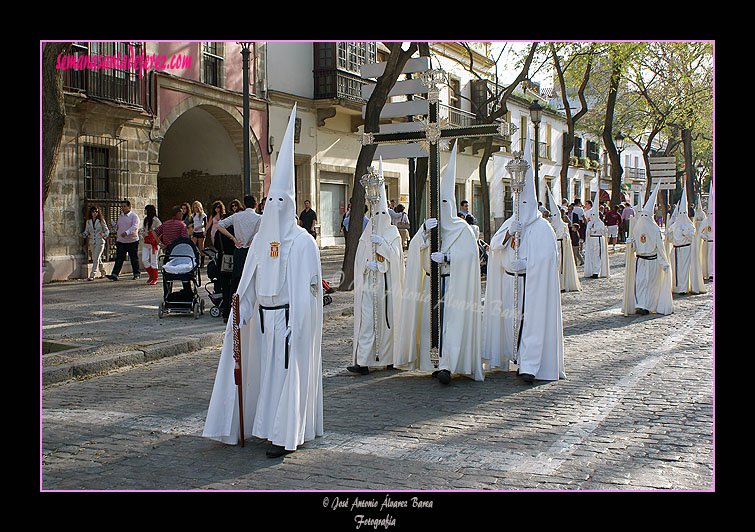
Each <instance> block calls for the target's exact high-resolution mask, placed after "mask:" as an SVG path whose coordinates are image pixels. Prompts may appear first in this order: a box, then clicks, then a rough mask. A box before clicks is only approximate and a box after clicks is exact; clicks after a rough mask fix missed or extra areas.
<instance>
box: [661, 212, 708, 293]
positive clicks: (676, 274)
mask: <svg viewBox="0 0 755 532" xmlns="http://www.w3.org/2000/svg"><path fill="white" fill-rule="evenodd" d="M670 243H671V248H670V256H669V262H670V263H671V278H672V287H673V289H672V290H673V292H674V293H675V294H686V293H693V294H700V293H703V292H705V285H704V283H703V276H702V270H701V268H702V264H701V262H700V248H699V244H698V238H697V235H696V233H695V226H694V224H693V223H692V220H690V219H689V216H688V215H687V213H686V212H684V210H682V211H680V213H679V214H678V215H677V217H676V220H675V221H674V223H673V225H672V226H671V228H670Z"/></svg>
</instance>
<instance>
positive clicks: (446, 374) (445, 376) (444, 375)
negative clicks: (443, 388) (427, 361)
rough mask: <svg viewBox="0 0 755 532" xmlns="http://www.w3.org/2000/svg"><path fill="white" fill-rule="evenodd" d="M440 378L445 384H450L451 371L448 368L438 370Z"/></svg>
mask: <svg viewBox="0 0 755 532" xmlns="http://www.w3.org/2000/svg"><path fill="white" fill-rule="evenodd" d="M438 380H439V381H440V382H442V383H443V384H449V383H450V382H451V372H450V371H448V370H447V369H442V370H440V371H439V372H438Z"/></svg>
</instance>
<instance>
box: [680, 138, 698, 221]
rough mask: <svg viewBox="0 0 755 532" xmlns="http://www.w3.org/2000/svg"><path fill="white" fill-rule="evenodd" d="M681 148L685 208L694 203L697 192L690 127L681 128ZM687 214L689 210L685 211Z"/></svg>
mask: <svg viewBox="0 0 755 532" xmlns="http://www.w3.org/2000/svg"><path fill="white" fill-rule="evenodd" d="M682 148H683V150H684V176H685V182H684V186H685V187H686V188H687V209H688V210H689V207H690V206H692V205H694V204H695V201H696V199H697V192H696V190H695V181H696V177H697V176H696V175H695V172H696V171H697V170H696V169H695V165H694V163H693V161H694V158H693V156H692V129H691V128H685V129H682ZM687 214H689V212H687Z"/></svg>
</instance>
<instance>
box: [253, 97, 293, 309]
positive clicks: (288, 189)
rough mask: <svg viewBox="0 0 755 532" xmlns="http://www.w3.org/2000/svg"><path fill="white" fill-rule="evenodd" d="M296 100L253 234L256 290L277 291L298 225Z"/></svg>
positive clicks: (284, 274)
mask: <svg viewBox="0 0 755 532" xmlns="http://www.w3.org/2000/svg"><path fill="white" fill-rule="evenodd" d="M295 121H296V104H294V107H293V109H292V110H291V117H290V118H289V120H288V127H286V133H285V134H284V136H283V142H282V143H281V149H280V152H279V153H278V160H277V162H276V163H275V170H274V171H273V175H272V178H271V179H270V188H269V189H268V191H267V201H266V203H265V210H264V211H263V214H262V220H261V221H260V227H259V230H258V231H257V234H256V236H255V237H254V240H255V243H256V245H255V246H254V251H255V257H256V259H257V260H258V263H259V266H260V267H259V268H258V271H257V276H258V279H259V280H261V282H259V283H258V284H257V287H258V293H259V294H260V295H263V296H273V295H277V294H279V293H280V289H281V287H282V286H283V282H284V280H285V276H286V261H287V259H288V253H289V250H290V248H291V242H293V240H294V238H295V237H297V236H298V235H299V233H300V232H301V228H300V227H299V226H298V225H297V223H296V197H295V192H294V123H295Z"/></svg>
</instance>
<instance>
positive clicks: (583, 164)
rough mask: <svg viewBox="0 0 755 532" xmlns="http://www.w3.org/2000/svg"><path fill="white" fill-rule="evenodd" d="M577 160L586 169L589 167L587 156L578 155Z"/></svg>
mask: <svg viewBox="0 0 755 532" xmlns="http://www.w3.org/2000/svg"><path fill="white" fill-rule="evenodd" d="M579 162H580V163H581V165H580V166H582V168H586V169H587V170H589V169H590V159H588V158H587V157H580V158H579Z"/></svg>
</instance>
